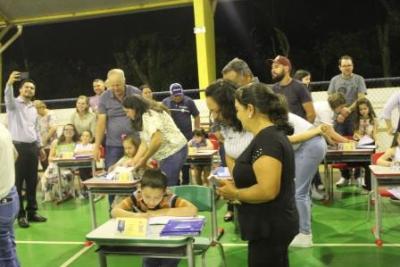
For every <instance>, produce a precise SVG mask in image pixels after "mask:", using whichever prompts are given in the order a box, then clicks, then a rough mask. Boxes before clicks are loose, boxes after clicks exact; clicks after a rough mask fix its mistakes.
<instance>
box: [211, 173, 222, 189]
mask: <svg viewBox="0 0 400 267" xmlns="http://www.w3.org/2000/svg"><path fill="white" fill-rule="evenodd" d="M208 181H210V183H212V184H213V185H214V186H215V187H220V186H221V181H220V180H218V178H217V177H215V176H214V175H211V176H209V177H208Z"/></svg>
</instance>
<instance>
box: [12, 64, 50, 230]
mask: <svg viewBox="0 0 400 267" xmlns="http://www.w3.org/2000/svg"><path fill="white" fill-rule="evenodd" d="M20 79H21V78H20V72H18V71H13V72H12V73H11V74H10V78H9V79H8V81H7V84H6V89H5V91H4V101H5V104H6V110H7V119H8V127H9V130H10V133H11V136H12V139H13V143H14V146H15V148H16V150H17V152H18V154H19V157H18V159H17V161H16V162H15V185H16V187H17V192H18V196H19V200H20V207H19V213H18V224H19V226H20V227H21V228H27V227H29V222H45V221H46V220H47V219H46V218H44V217H42V216H40V215H39V214H38V213H37V209H38V206H37V202H36V185H37V178H38V173H37V172H38V160H39V158H38V155H39V152H40V157H41V159H43V158H45V157H46V153H45V152H44V150H43V148H42V142H41V138H40V132H39V120H38V114H37V111H36V108H35V106H34V105H33V103H32V98H33V97H34V96H35V89H36V86H35V83H34V81H32V80H23V81H21V83H20V88H19V96H18V97H16V98H15V97H14V88H13V85H14V83H15V82H16V81H20ZM24 183H25V186H26V190H25V197H26V200H27V206H26V209H25V207H24V201H23V198H22V186H23V184H24Z"/></svg>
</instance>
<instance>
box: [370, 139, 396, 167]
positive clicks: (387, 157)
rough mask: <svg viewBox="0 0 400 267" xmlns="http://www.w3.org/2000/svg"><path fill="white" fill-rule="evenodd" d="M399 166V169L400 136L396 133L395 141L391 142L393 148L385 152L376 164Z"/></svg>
mask: <svg viewBox="0 0 400 267" xmlns="http://www.w3.org/2000/svg"><path fill="white" fill-rule="evenodd" d="M395 162H396V163H397V164H399V166H396V167H400V134H399V132H397V133H396V137H395V140H394V142H393V146H392V147H391V148H389V149H388V150H386V151H385V153H384V154H383V155H382V156H381V157H379V159H378V160H377V162H376V163H377V164H378V165H380V166H386V167H391V166H393V165H394V164H395Z"/></svg>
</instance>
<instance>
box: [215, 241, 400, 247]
mask: <svg viewBox="0 0 400 267" xmlns="http://www.w3.org/2000/svg"><path fill="white" fill-rule="evenodd" d="M222 245H223V246H224V247H247V243H222ZM313 247H376V245H375V243H372V242H371V243H314V245H313ZM383 247H400V244H398V243H394V244H392V243H383Z"/></svg>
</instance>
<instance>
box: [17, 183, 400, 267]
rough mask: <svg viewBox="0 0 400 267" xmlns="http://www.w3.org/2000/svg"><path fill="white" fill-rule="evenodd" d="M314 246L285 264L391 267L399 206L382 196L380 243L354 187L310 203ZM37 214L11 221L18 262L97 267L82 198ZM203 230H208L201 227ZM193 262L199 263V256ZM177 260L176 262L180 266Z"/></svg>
mask: <svg viewBox="0 0 400 267" xmlns="http://www.w3.org/2000/svg"><path fill="white" fill-rule="evenodd" d="M96 205H97V206H96V207H97V211H98V221H99V222H100V223H102V222H105V221H106V220H107V211H108V202H107V200H106V198H104V199H103V200H101V201H99V202H98V203H97V204H96ZM312 211H313V214H312V218H313V224H312V227H313V239H314V247H313V248H307V249H300V248H290V266H296V267H314V266H315V267H320V266H332V267H343V266H351V267H379V266H382V267H397V266H400V206H395V205H393V204H391V203H390V202H389V201H388V200H384V204H383V211H384V219H383V226H384V233H383V238H382V239H383V241H384V244H383V247H381V248H378V247H376V246H375V243H374V236H373V235H372V234H371V228H372V227H373V225H374V216H373V215H374V214H373V210H372V213H371V218H370V219H369V220H368V219H367V195H366V194H365V193H363V192H361V190H360V189H358V188H356V187H348V188H345V189H341V190H340V191H337V192H335V202H334V203H333V204H331V205H325V204H323V203H321V202H314V203H313V208H312ZM224 213H225V205H224V203H223V202H222V201H221V202H219V203H218V217H219V226H220V227H223V228H224V230H225V234H224V236H223V237H222V239H221V241H222V243H223V244H224V248H225V253H226V256H227V265H228V266H229V267H230V266H232V267H243V266H246V265H247V246H246V243H245V242H243V241H242V240H241V239H240V237H239V236H237V235H236V234H234V228H233V224H232V223H225V222H223V220H222V217H223V214H224ZM40 214H42V215H44V216H46V217H48V222H47V223H42V224H31V227H30V228H28V229H20V228H19V227H18V225H17V224H16V225H15V230H16V240H17V252H18V257H19V259H20V262H21V264H22V266H29V267H41V266H46V267H55V266H74V267H78V266H82V267H88V266H98V261H97V255H96V253H95V249H96V247H95V246H92V247H85V246H84V241H85V235H86V234H87V233H88V232H89V231H90V213H89V204H88V201H85V200H70V201H68V202H65V203H63V204H61V205H56V204H54V203H45V204H41V205H40ZM206 231H208V229H206ZM140 262H141V261H140V259H139V258H137V257H130V256H110V257H109V258H108V264H109V265H108V266H111V267H112V266H141V264H140ZM219 263H220V258H219V256H218V253H217V249H216V248H215V249H214V248H213V249H211V250H210V251H209V252H208V253H207V266H211V267H215V266H218V265H219ZM196 264H197V265H198V266H201V264H200V259H197V262H196ZM186 265H187V264H186V262H185V261H182V262H181V264H180V266H186Z"/></svg>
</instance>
